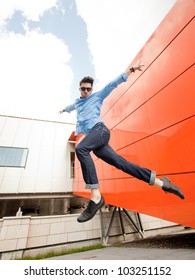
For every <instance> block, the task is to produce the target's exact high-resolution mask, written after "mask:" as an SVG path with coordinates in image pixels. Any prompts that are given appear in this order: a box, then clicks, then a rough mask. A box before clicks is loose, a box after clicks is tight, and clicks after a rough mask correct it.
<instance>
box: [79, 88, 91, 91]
mask: <svg viewBox="0 0 195 280" xmlns="http://www.w3.org/2000/svg"><path fill="white" fill-rule="evenodd" d="M81 90H82V91H86V90H87V91H91V90H92V88H91V87H81Z"/></svg>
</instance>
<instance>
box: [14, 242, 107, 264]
mask: <svg viewBox="0 0 195 280" xmlns="http://www.w3.org/2000/svg"><path fill="white" fill-rule="evenodd" d="M102 248H104V246H103V245H101V244H96V245H90V246H84V247H80V248H71V249H65V250H62V251H59V252H54V251H51V252H48V253H45V254H39V255H37V256H34V257H31V256H26V257H23V258H19V259H17V260H43V259H46V258H52V257H57V256H62V255H69V254H74V253H80V252H86V251H90V250H95V249H102Z"/></svg>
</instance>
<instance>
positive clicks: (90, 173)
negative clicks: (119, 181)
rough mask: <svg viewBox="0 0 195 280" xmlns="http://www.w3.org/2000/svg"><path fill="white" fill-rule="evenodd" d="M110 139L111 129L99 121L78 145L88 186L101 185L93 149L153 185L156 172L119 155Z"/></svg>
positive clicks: (89, 187) (126, 171)
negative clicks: (110, 143)
mask: <svg viewBox="0 0 195 280" xmlns="http://www.w3.org/2000/svg"><path fill="white" fill-rule="evenodd" d="M109 139H110V131H109V129H108V128H107V127H106V126H105V125H104V124H103V123H97V124H96V125H95V126H94V127H93V128H92V129H91V130H90V132H89V133H88V134H87V135H86V136H85V137H84V139H83V140H82V141H81V142H80V143H79V144H78V145H77V147H76V155H77V157H78V160H79V161H80V164H81V168H82V173H83V179H84V181H85V183H86V188H87V189H97V188H98V187H99V184H98V178H97V173H96V169H95V165H94V162H93V160H92V158H91V155H90V152H91V151H93V153H94V154H95V155H96V156H97V157H98V158H101V159H102V160H103V161H105V162H107V163H108V164H110V165H113V166H115V167H116V168H118V169H120V170H122V171H124V172H125V173H128V174H129V175H131V176H133V177H136V178H137V179H139V180H142V181H145V182H147V183H149V184H150V185H153V184H154V181H155V178H156V173H155V172H154V171H150V170H149V169H146V168H142V167H140V166H138V165H136V164H133V163H131V162H129V161H127V160H126V159H124V158H122V157H121V156H119V155H118V154H117V153H116V152H115V151H114V150H113V149H112V148H111V147H110V146H109V145H108V142H109Z"/></svg>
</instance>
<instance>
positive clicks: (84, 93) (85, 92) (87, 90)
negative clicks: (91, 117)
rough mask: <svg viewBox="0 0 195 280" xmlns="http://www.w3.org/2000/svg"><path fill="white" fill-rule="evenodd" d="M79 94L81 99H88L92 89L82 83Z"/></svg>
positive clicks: (88, 84) (87, 84)
mask: <svg viewBox="0 0 195 280" xmlns="http://www.w3.org/2000/svg"><path fill="white" fill-rule="evenodd" d="M79 90H80V93H81V97H82V98H86V97H88V96H89V95H90V94H91V92H92V87H91V84H90V83H82V84H81V86H80V88H79Z"/></svg>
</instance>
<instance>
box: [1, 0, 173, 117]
mask: <svg viewBox="0 0 195 280" xmlns="http://www.w3.org/2000/svg"><path fill="white" fill-rule="evenodd" d="M175 2H176V0H136V1H134V0H114V1H113V0H6V1H4V0H0V61H1V63H0V75H1V83H0V94H1V102H0V114H6V115H16V116H24V117H30V118H41V119H50V120H58V121H67V122H69V121H74V118H75V115H74V114H72V115H69V114H63V115H59V114H58V111H59V110H60V109H62V108H63V107H65V106H66V105H68V104H70V103H73V102H74V100H75V99H76V98H77V97H78V96H79V92H78V86H79V81H80V80H81V79H82V77H83V76H85V75H90V76H93V77H95V89H96V88H101V87H102V86H103V85H105V83H107V82H109V81H110V79H112V78H115V76H117V75H119V74H120V73H121V72H122V71H123V70H125V68H126V67H127V66H128V65H129V64H130V62H131V61H132V60H133V59H134V57H135V56H136V54H137V53H138V52H139V50H140V49H141V48H142V47H143V45H144V44H145V42H146V41H147V39H148V38H149V37H150V35H151V34H152V33H153V32H154V31H155V29H156V27H157V26H158V25H159V24H160V22H161V21H162V19H163V18H164V17H165V15H166V14H167V12H168V11H169V10H170V9H171V7H172V6H173V5H174V3H175Z"/></svg>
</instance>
